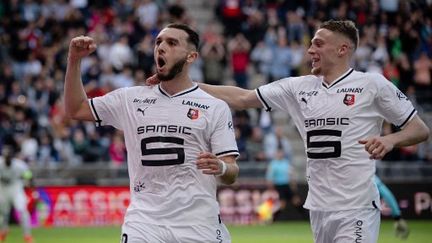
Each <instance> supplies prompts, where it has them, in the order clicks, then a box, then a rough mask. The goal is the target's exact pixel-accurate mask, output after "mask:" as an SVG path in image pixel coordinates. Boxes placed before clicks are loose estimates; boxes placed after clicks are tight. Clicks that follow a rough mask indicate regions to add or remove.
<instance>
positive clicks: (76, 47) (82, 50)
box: [69, 36, 96, 60]
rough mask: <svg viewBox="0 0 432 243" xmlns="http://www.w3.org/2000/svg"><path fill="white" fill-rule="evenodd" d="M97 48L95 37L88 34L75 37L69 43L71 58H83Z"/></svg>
mask: <svg viewBox="0 0 432 243" xmlns="http://www.w3.org/2000/svg"><path fill="white" fill-rule="evenodd" d="M95 50H96V43H95V41H94V40H93V38H91V37H88V36H78V37H75V38H73V39H72V40H71V41H70V44H69V59H74V60H77V59H81V58H83V57H86V56H88V55H90V53H92V52H94V51H95Z"/></svg>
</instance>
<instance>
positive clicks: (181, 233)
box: [120, 222, 231, 243]
mask: <svg viewBox="0 0 432 243" xmlns="http://www.w3.org/2000/svg"><path fill="white" fill-rule="evenodd" d="M120 242H121V243H201V242H208V243H213V242H214V243H231V237H230V234H229V232H228V229H227V228H226V227H225V225H224V224H223V223H215V224H214V225H185V226H167V225H154V224H146V223H139V222H125V223H124V224H123V226H122V235H121V241H120Z"/></svg>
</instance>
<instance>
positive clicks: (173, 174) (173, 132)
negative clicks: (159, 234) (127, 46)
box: [89, 84, 238, 225]
mask: <svg viewBox="0 0 432 243" xmlns="http://www.w3.org/2000/svg"><path fill="white" fill-rule="evenodd" d="M89 102H90V106H91V108H92V112H93V115H94V117H95V120H96V123H97V125H112V126H114V127H115V128H118V129H120V130H123V131H124V136H125V143H126V148H127V162H128V172H129V178H130V190H131V203H130V205H129V207H128V209H127V212H126V215H125V221H135V222H146V223H149V224H162V225H185V224H202V223H208V222H212V223H214V222H218V220H219V219H218V214H219V204H218V202H217V200H216V188H217V180H216V177H215V176H213V175H205V174H203V173H202V171H200V170H198V169H197V168H196V160H197V157H198V154H199V153H200V152H203V151H209V152H212V153H213V154H215V155H216V156H219V157H220V156H226V155H235V156H238V149H237V144H236V141H235V136H234V127H233V122H232V115H231V111H230V109H229V107H228V105H227V104H226V103H225V102H224V101H222V100H219V99H216V98H215V97H213V96H210V95H209V94H208V93H206V92H204V91H203V90H201V89H200V88H199V87H198V85H196V84H195V85H194V86H193V87H192V88H190V89H187V90H185V91H183V92H180V93H178V94H176V95H173V96H170V95H169V94H167V93H166V92H165V91H164V90H163V89H162V88H161V87H160V86H159V85H158V86H153V87H148V86H137V87H130V88H121V89H117V90H115V91H113V92H111V93H108V94H106V95H105V96H102V97H97V98H94V99H90V100H89Z"/></svg>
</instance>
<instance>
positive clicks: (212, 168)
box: [196, 152, 239, 185]
mask: <svg viewBox="0 0 432 243" xmlns="http://www.w3.org/2000/svg"><path fill="white" fill-rule="evenodd" d="M196 164H197V168H198V169H199V170H202V172H203V173H204V174H207V175H215V176H218V177H219V178H220V181H221V182H222V183H223V184H226V185H230V184H233V183H234V182H235V181H236V179H237V176H238V174H239V167H238V165H237V162H236V156H234V155H228V156H223V157H217V156H216V155H214V154H212V153H210V152H201V153H200V154H199V155H198V159H197V161H196Z"/></svg>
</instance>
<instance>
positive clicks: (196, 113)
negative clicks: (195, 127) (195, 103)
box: [187, 108, 199, 120]
mask: <svg viewBox="0 0 432 243" xmlns="http://www.w3.org/2000/svg"><path fill="white" fill-rule="evenodd" d="M187 117H189V119H191V120H196V119H198V117H199V110H198V109H192V108H189V111H188V113H187Z"/></svg>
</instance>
